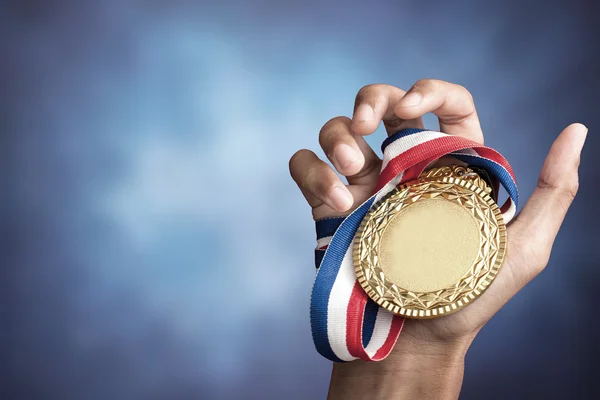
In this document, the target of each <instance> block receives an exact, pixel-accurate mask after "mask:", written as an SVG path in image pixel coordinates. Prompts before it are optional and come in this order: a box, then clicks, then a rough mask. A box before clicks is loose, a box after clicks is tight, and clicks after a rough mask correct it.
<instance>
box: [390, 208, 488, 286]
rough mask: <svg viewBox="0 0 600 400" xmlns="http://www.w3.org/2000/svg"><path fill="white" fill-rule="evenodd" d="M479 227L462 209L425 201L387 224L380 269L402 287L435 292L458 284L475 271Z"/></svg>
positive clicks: (478, 244) (396, 216)
mask: <svg viewBox="0 0 600 400" xmlns="http://www.w3.org/2000/svg"><path fill="white" fill-rule="evenodd" d="M479 248H480V233H479V227H478V224H477V222H476V221H475V219H474V218H473V216H472V215H471V214H470V213H469V211H467V210H466V209H465V208H463V207H462V206H460V205H458V204H455V203H453V202H451V201H449V200H445V199H421V200H420V201H418V202H416V203H413V204H411V205H409V206H407V207H406V208H404V209H403V210H401V211H400V212H399V213H398V214H396V215H395V216H394V217H393V218H392V219H391V221H390V222H389V223H388V225H387V227H386V228H385V231H384V233H383V235H382V238H381V242H380V246H379V257H380V266H381V269H382V271H383V273H384V274H385V276H386V278H387V279H388V280H389V281H391V282H393V283H395V284H396V285H397V286H398V287H399V288H402V289H406V290H408V291H412V292H430V291H436V290H440V289H444V288H447V287H449V286H453V285H454V284H456V283H457V282H458V281H459V280H460V279H461V278H462V277H463V276H464V275H465V274H466V273H467V272H468V271H469V269H470V268H471V267H472V266H473V264H474V263H475V260H476V258H477V254H478V252H479Z"/></svg>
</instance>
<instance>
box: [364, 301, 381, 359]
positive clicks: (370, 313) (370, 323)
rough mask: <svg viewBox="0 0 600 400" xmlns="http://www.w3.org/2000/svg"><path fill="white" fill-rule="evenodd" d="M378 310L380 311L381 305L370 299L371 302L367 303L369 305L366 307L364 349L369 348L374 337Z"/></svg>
mask: <svg viewBox="0 0 600 400" xmlns="http://www.w3.org/2000/svg"><path fill="white" fill-rule="evenodd" d="M377 310H379V305H378V304H377V303H375V302H374V301H373V300H371V299H369V301H367V305H366V306H365V317H364V319H363V329H362V345H363V347H367V345H368V344H369V341H370V340H371V337H372V336H373V331H374V330H375V320H377Z"/></svg>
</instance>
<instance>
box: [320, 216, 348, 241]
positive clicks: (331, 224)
mask: <svg viewBox="0 0 600 400" xmlns="http://www.w3.org/2000/svg"><path fill="white" fill-rule="evenodd" d="M344 218H345V217H337V218H324V219H320V220H318V221H316V222H315V226H316V230H317V240H319V239H321V238H324V237H327V236H333V234H334V233H335V231H336V230H337V228H338V227H339V226H340V225H341V224H342V222H344Z"/></svg>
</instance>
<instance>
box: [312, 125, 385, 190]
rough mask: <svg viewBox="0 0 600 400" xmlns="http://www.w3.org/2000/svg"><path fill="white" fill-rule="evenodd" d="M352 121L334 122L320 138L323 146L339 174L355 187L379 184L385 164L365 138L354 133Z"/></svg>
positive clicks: (322, 132) (324, 130)
mask: <svg viewBox="0 0 600 400" xmlns="http://www.w3.org/2000/svg"><path fill="white" fill-rule="evenodd" d="M351 124H352V121H351V120H350V119H349V118H346V117H337V118H333V119H332V120H330V121H329V122H327V123H326V124H325V125H324V126H323V128H322V129H321V133H320V134H319V143H320V144H321V147H322V148H323V151H324V152H325V154H326V155H327V158H329V160H330V161H331V162H332V163H333V165H334V166H335V169H337V171H338V172H339V173H340V174H342V175H344V176H346V177H347V178H348V183H349V184H351V185H362V184H370V183H373V184H374V183H375V181H376V178H377V175H378V173H379V166H380V165H381V160H380V159H379V157H378V156H377V155H376V154H375V152H374V151H373V149H371V146H369V144H368V143H367V142H366V141H365V139H364V138H363V137H362V136H356V135H354V134H353V133H352V131H351V129H350V126H351Z"/></svg>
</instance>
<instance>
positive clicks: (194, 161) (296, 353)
mask: <svg viewBox="0 0 600 400" xmlns="http://www.w3.org/2000/svg"><path fill="white" fill-rule="evenodd" d="M450 3H451V4H450ZM481 3H482V2H475V1H472V2H466V1H453V2H431V1H421V2H418V4H417V2H408V1H402V2H398V1H376V2H370V3H369V2H365V1H362V2H358V1H346V2H344V3H343V5H334V4H333V3H324V2H318V1H314V0H309V1H306V0H305V1H302V2H295V3H285V2H276V1H266V0H263V1H253V2H251V4H250V2H244V1H241V0H238V1H227V2H220V3H218V4H217V2H214V3H213V2H202V1H196V2H193V1H183V0H177V1H158V0H154V1H123V0H105V1H98V2H91V1H90V2H83V1H81V2H75V1H53V2H43V1H35V0H29V1H8V2H3V5H2V8H1V12H0V33H1V35H0V38H1V39H0V40H1V42H0V43H1V46H2V47H1V49H2V53H1V54H2V57H1V74H0V93H1V94H0V96H1V98H2V108H1V110H2V114H1V116H2V118H1V119H0V124H1V125H0V126H1V127H2V146H1V149H2V165H3V168H2V178H3V181H4V184H3V186H2V187H3V188H4V200H3V201H2V202H1V204H2V221H3V223H2V242H3V243H2V248H3V262H2V275H3V277H2V279H1V282H2V283H1V285H2V286H1V287H0V289H1V293H2V294H1V296H2V299H3V300H2V305H3V309H5V312H3V313H2V322H1V325H0V327H1V328H2V329H0V338H1V339H2V342H3V349H4V351H3V356H2V358H1V359H2V363H3V364H4V366H3V371H4V373H3V374H2V375H3V379H2V380H3V381H4V384H3V385H2V387H3V392H5V394H6V395H5V396H4V397H3V398H7V399H86V400H87V399H90V400H94V399H192V398H206V399H213V398H215V399H221V398H222V399H236V398H253V399H254V398H256V399H312V398H324V397H325V393H326V390H327V386H328V381H329V371H330V363H329V362H326V361H325V360H324V359H321V358H320V357H319V356H318V354H317V353H316V351H315V350H314V348H313V345H312V341H311V337H310V331H309V323H308V298H309V293H310V289H311V285H312V281H313V278H314V273H315V271H314V266H313V253H312V250H313V247H314V244H315V243H314V232H313V223H312V221H311V218H310V212H309V209H308V207H307V206H306V205H305V204H304V201H303V199H302V198H301V195H300V193H299V191H298V190H297V189H296V188H295V186H294V184H293V182H292V180H291V179H290V178H289V176H288V167H287V161H288V159H289V157H290V156H291V155H292V154H293V153H294V152H295V151H296V150H297V149H299V148H302V147H307V148H311V149H313V150H316V149H318V142H317V134H318V131H319V129H320V127H321V125H322V124H324V123H325V122H326V121H327V120H328V119H330V118H332V117H334V116H337V115H349V114H351V112H352V105H353V101H354V95H355V94H356V92H357V91H358V89H359V88H360V87H361V86H363V85H365V84H369V83H375V82H384V83H390V84H394V85H397V86H399V87H402V88H408V87H410V85H411V84H412V83H413V82H414V81H416V80H417V79H419V78H425V77H435V78H439V79H444V80H449V81H452V82H456V83H460V84H462V85H464V86H466V87H467V88H468V89H470V90H471V92H472V93H473V95H474V97H475V99H476V103H477V106H478V111H479V115H480V117H481V120H482V125H483V127H484V131H485V132H486V135H487V137H486V138H487V140H486V142H487V144H488V145H490V146H492V147H494V148H496V149H497V150H499V151H500V152H502V153H503V154H504V155H505V156H506V157H507V158H508V159H509V160H510V161H511V163H512V165H513V167H514V168H515V170H516V174H517V177H518V180H519V183H520V189H521V193H522V198H523V199H526V198H527V197H528V196H529V195H530V193H531V192H532V190H533V188H534V186H535V182H536V177H537V174H538V171H539V169H540V167H541V165H542V162H543V160H544V158H545V155H546V153H547V150H548V149H549V147H550V144H551V143H552V141H553V139H554V138H555V137H556V136H557V134H558V133H559V132H560V130H561V129H562V128H563V127H564V126H566V125H568V124H569V123H571V122H576V121H581V122H583V123H585V124H587V125H588V126H589V128H590V135H589V139H588V143H587V145H586V148H585V150H584V154H583V157H582V166H581V190H580V194H579V196H578V198H577V200H576V201H575V203H574V205H573V207H572V209H571V211H570V212H569V215H568V218H567V220H566V222H565V224H564V227H563V229H562V231H561V233H560V234H559V237H558V240H557V243H556V246H555V248H554V251H553V255H552V258H551V262H550V265H549V267H548V268H547V270H546V271H545V272H544V273H543V274H542V275H541V276H540V277H539V278H538V279H536V280H535V281H534V282H533V283H531V284H530V285H529V286H528V287H527V288H526V290H524V291H523V292H522V293H520V294H519V295H518V296H517V297H515V298H514V299H513V300H512V301H511V302H510V303H509V304H508V305H507V306H506V307H504V309H503V310H502V311H501V312H500V313H499V314H498V315H497V316H496V317H495V318H494V319H493V320H492V321H491V322H490V323H489V324H488V325H487V326H486V327H485V329H484V330H483V331H482V333H481V334H480V335H479V337H478V338H477V340H476V341H475V343H474V345H473V347H472V349H471V351H470V352H469V354H468V356H467V365H466V378H465V382H464V386H463V392H462V398H464V399H481V398H485V399H508V398H510V399H532V398H592V397H593V393H592V392H593V391H594V390H595V391H596V394H598V390H597V389H596V388H595V387H593V386H597V381H598V378H599V377H600V373H598V370H597V369H595V367H597V365H598V361H597V360H598V358H599V357H600V350H599V348H598V344H597V339H598V336H599V333H600V329H599V328H598V324H597V322H596V321H597V316H596V313H597V310H598V306H600V301H599V300H598V297H597V296H598V293H599V289H600V270H599V269H598V268H599V266H598V265H597V264H598V260H599V255H600V246H598V240H599V239H600V230H599V229H598V227H597V225H598V222H599V212H598V207H597V201H596V199H597V197H596V196H597V195H598V187H597V182H598V178H599V172H598V168H597V165H595V164H594V162H595V160H594V156H593V154H594V153H595V151H598V150H599V149H600V146H599V144H600V141H599V140H598V135H597V127H598V126H599V122H600V121H599V118H600V117H599V115H600V113H599V110H598V102H597V100H596V96H597V93H598V91H599V89H600V78H599V76H598V62H599V61H600V60H599V59H600V56H599V54H598V50H597V49H598V47H597V41H596V39H597V38H598V37H599V34H600V27H599V18H600V11H599V7H598V5H597V2H592V1H579V2H577V1H570V2H566V1H565V2H563V3H562V4H564V5H561V3H558V2H552V1H547V2H543V3H542V2H538V3H537V4H536V5H534V2H533V1H530V2H527V1H525V2H524V1H516V0H513V1H503V2H501V3H502V4H501V5H500V4H496V5H494V6H492V5H489V4H487V5H484V4H481ZM541 4H543V6H541ZM567 4H568V5H567ZM426 122H429V123H430V125H429V126H430V127H432V128H437V125H436V124H435V120H434V119H432V118H429V119H428V120H426ZM383 135H384V134H383V131H382V130H380V131H379V132H378V133H377V134H376V135H374V137H372V138H371V139H370V141H371V143H372V144H374V145H376V146H379V143H380V142H381V140H382V139H383ZM319 154H322V153H319ZM594 383H595V384H596V385H594Z"/></svg>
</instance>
